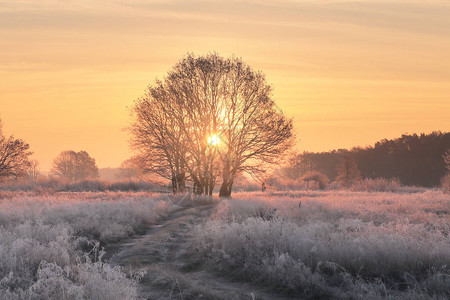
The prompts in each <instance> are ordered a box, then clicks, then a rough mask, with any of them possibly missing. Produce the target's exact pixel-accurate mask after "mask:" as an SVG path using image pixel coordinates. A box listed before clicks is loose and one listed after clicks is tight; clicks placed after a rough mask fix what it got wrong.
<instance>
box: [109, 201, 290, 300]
mask: <svg viewBox="0 0 450 300" xmlns="http://www.w3.org/2000/svg"><path fill="white" fill-rule="evenodd" d="M213 209H214V205H213V204H209V205H197V206H185V207H181V208H180V209H178V210H176V211H174V212H173V213H172V214H171V215H169V217H168V218H166V219H165V220H164V221H162V222H161V223H160V224H158V225H154V226H152V227H150V228H149V229H148V230H147V232H146V233H145V234H144V235H140V236H137V237H135V238H132V239H129V240H126V241H122V242H120V243H117V244H113V245H110V246H108V247H107V249H106V251H107V256H106V259H107V260H110V263H111V264H112V265H116V266H117V265H118V266H122V267H123V268H124V271H126V272H127V271H131V272H136V271H138V270H140V269H146V270H147V274H146V275H145V276H144V277H143V278H142V280H141V281H140V283H139V286H138V292H139V297H140V299H247V300H248V299H283V297H282V296H281V295H279V294H274V293H272V292H271V291H268V290H264V289H263V288H262V287H261V286H257V285H255V284H252V283H248V282H238V281H235V280H232V279H230V278H227V276H225V275H221V274H218V273H217V272H212V271H208V270H206V269H204V268H202V266H199V265H196V264H195V263H194V262H193V261H192V260H190V257H189V254H188V253H189V252H188V251H187V250H188V249H187V248H188V247H189V241H190V238H191V228H192V227H193V226H195V225H198V224H201V223H203V222H206V220H207V219H208V217H209V216H210V215H211V213H212V211H213Z"/></svg>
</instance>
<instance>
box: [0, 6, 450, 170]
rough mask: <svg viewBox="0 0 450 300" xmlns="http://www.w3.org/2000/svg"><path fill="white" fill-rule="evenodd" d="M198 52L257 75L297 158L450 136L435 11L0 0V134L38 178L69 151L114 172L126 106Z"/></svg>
mask: <svg viewBox="0 0 450 300" xmlns="http://www.w3.org/2000/svg"><path fill="white" fill-rule="evenodd" d="M209 52H217V53H218V54H220V55H221V56H224V57H229V56H231V55H233V54H234V55H236V56H238V57H242V59H243V60H244V61H245V62H246V63H248V64H249V65H250V66H252V67H253V68H254V69H258V70H261V71H262V72H263V73H265V74H266V77H267V81H268V82H269V83H270V84H271V85H272V86H273V88H274V92H273V96H274V99H275V101H276V103H277V105H278V107H279V108H280V109H281V110H282V111H283V112H284V113H285V114H287V115H288V116H290V117H293V118H294V125H295V129H296V134H297V136H298V137H297V139H298V145H297V149H298V150H299V151H304V150H306V151H325V150H330V149H338V148H351V147H353V146H357V145H361V146H365V145H371V144H374V143H375V142H376V141H378V140H381V139H383V138H395V137H399V136H401V135H402V134H403V133H421V132H426V133H429V132H431V131H434V130H442V131H449V130H450V121H449V115H450V99H449V95H450V55H449V53H450V3H449V2H448V1H401V0H399V1H387V0H386V1H376V0H367V1H276V2H275V1H246V2H238V1H178V0H174V1H138V0H137V1H98V0H93V1H56V0H50V1H20V0H19V1H12V0H11V1H1V0H0V78H1V80H0V118H1V119H2V121H3V124H4V132H5V134H7V135H10V134H14V136H15V137H17V138H21V139H23V140H25V141H26V142H27V143H29V144H30V147H31V148H30V149H31V151H33V152H34V154H33V158H34V159H37V160H39V161H40V163H41V168H42V170H44V171H47V170H49V169H50V167H51V162H52V160H53V159H54V158H55V157H56V156H57V155H58V154H59V153H60V152H61V151H63V150H69V149H72V150H75V151H80V150H86V151H87V152H89V154H90V155H91V156H92V157H93V158H95V159H96V161H97V164H98V166H99V167H100V168H103V167H117V166H119V165H120V163H121V162H122V161H123V160H125V159H127V158H128V157H130V155H131V153H130V150H129V144H128V133H127V132H126V130H125V129H126V127H127V126H129V124H130V108H131V107H132V106H133V103H134V100H136V99H137V98H138V97H140V96H142V95H143V93H144V90H145V88H146V87H147V86H148V85H149V84H152V83H154V80H155V79H156V78H160V79H162V78H163V77H164V76H165V74H166V73H167V71H169V70H170V68H171V67H172V66H173V65H175V64H176V63H177V62H178V61H179V60H180V59H181V58H182V57H183V56H185V55H186V54H187V53H194V54H197V55H203V54H206V53H209ZM216 142H217V143H219V140H218V139H217V141H216V140H215V139H214V141H213V143H216Z"/></svg>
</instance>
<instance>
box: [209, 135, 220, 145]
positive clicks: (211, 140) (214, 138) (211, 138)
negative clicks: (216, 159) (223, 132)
mask: <svg viewBox="0 0 450 300" xmlns="http://www.w3.org/2000/svg"><path fill="white" fill-rule="evenodd" d="M208 144H209V145H211V146H218V145H219V144H220V139H219V136H218V135H217V134H213V135H211V136H209V137H208Z"/></svg>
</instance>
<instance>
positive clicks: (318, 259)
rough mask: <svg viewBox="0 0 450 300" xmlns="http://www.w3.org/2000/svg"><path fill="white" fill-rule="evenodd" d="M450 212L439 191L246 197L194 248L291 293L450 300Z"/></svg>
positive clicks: (223, 208)
mask: <svg viewBox="0 0 450 300" xmlns="http://www.w3.org/2000/svg"><path fill="white" fill-rule="evenodd" d="M449 209H450V197H449V195H448V194H447V195H446V194H443V193H442V192H440V191H428V192H424V193H416V194H395V193H367V192H287V193H272V195H270V196H266V195H265V194H262V193H240V194H235V196H234V199H232V200H225V201H222V202H221V203H220V204H218V206H217V209H216V213H215V215H214V217H213V218H211V219H210V220H209V221H208V222H207V223H206V224H205V225H203V226H199V227H197V228H196V231H195V236H196V237H195V242H194V243H193V245H194V246H195V247H196V250H197V251H199V253H200V255H199V259H200V260H202V261H203V260H204V259H205V257H206V262H205V261H203V263H206V264H208V265H209V266H210V267H212V268H214V269H216V270H217V271H219V272H225V273H231V274H233V275H234V276H236V278H240V279H244V280H251V281H256V282H261V283H263V284H264V285H270V286H272V287H273V289H276V290H279V291H280V292H282V293H285V294H289V295H296V296H302V297H307V298H309V297H325V298H352V297H353V298H366V297H369V298H382V297H386V296H389V297H393V298H397V297H399V298H403V299H412V298H438V299H439V298H441V299H447V297H449V296H450V268H449V267H450V238H449V230H450V218H449Z"/></svg>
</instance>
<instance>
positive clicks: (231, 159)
mask: <svg viewBox="0 0 450 300" xmlns="http://www.w3.org/2000/svg"><path fill="white" fill-rule="evenodd" d="M134 115H135V118H134V123H133V125H132V133H133V146H134V147H135V148H137V149H138V150H139V156H140V157H142V158H143V159H144V161H146V160H147V162H148V166H150V169H151V170H153V171H154V172H158V173H159V174H161V175H164V174H165V173H164V172H167V170H169V172H168V174H169V175H170V176H171V177H172V178H174V177H176V176H180V177H181V178H183V180H184V179H186V176H184V174H185V172H186V173H188V174H189V177H190V179H192V181H193V182H194V189H195V191H196V193H199V194H201V193H204V194H209V195H211V194H212V191H213V189H214V186H215V183H216V178H217V176H218V175H222V186H221V191H220V196H230V194H231V189H232V186H233V181H234V178H235V176H236V175H237V174H238V173H240V172H243V171H245V172H248V173H250V174H253V175H254V174H258V173H259V172H262V171H263V168H261V166H262V162H264V163H272V162H274V161H275V160H276V159H277V157H278V156H279V155H280V154H281V153H283V152H284V151H285V150H286V149H288V148H289V146H290V144H291V142H292V121H291V120H289V119H287V118H286V117H284V115H283V114H282V113H281V112H280V111H279V110H277V109H276V106H275V103H274V102H273V100H272V99H271V87H270V86H269V85H268V84H267V83H266V81H265V77H264V75H263V74H262V73H261V72H256V71H253V70H252V69H251V68H250V67H249V66H247V65H246V64H245V63H244V62H243V61H242V60H241V59H238V58H229V59H224V58H222V57H220V56H219V55H217V54H209V55H206V56H200V57H195V56H194V55H187V56H186V57H185V58H183V59H182V60H181V61H180V62H179V63H178V64H176V65H175V67H174V68H173V69H172V70H171V71H170V72H169V73H168V76H167V77H166V78H165V79H164V81H157V82H156V85H155V86H153V87H152V86H151V87H149V89H148V92H147V95H146V97H144V98H143V99H140V100H138V101H137V103H136V105H135V107H134ZM144 165H147V164H144ZM178 170H181V174H180V173H179V171H178ZM172 181H174V180H173V179H172ZM175 181H176V180H175Z"/></svg>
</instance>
